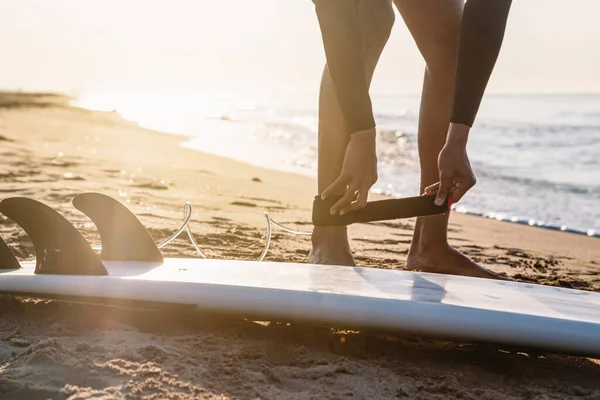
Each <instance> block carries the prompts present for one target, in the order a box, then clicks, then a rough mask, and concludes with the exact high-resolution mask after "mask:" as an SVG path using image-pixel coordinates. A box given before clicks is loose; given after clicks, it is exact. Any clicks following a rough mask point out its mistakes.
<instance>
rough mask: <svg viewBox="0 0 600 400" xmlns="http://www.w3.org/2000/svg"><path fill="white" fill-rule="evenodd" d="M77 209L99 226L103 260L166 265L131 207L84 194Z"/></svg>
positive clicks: (75, 199)
mask: <svg viewBox="0 0 600 400" xmlns="http://www.w3.org/2000/svg"><path fill="white" fill-rule="evenodd" d="M73 205H74V206H75V208H77V209H78V210H79V211H81V212H83V213H84V214H85V215H87V216H88V217H89V218H90V219H91V220H92V221H93V222H94V224H95V225H96V227H97V228H98V231H99V233H100V240H101V241H102V253H101V255H100V258H101V259H102V260H111V261H145V262H160V263H162V262H163V261H164V259H163V256H162V254H161V252H160V250H159V248H158V246H157V245H156V243H155V242H154V239H152V236H150V234H149V233H148V231H147V230H146V228H145V227H144V225H143V224H142V223H141V222H140V220H139V219H138V218H137V217H136V216H135V215H134V214H133V213H132V212H131V211H129V209H128V208H127V207H125V206H124V205H123V204H121V203H120V202H119V201H117V200H115V199H113V198H112V197H110V196H106V195H104V194H101V193H93V192H90V193H82V194H78V195H77V196H75V197H74V198H73Z"/></svg>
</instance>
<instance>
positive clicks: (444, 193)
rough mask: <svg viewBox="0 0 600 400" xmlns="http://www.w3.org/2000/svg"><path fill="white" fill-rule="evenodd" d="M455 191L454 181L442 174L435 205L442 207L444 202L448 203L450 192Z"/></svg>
mask: <svg viewBox="0 0 600 400" xmlns="http://www.w3.org/2000/svg"><path fill="white" fill-rule="evenodd" d="M453 189H454V183H453V182H452V179H451V178H449V177H448V176H447V175H446V174H444V173H443V172H442V173H440V182H439V189H438V191H437V196H436V198H435V205H436V206H441V205H442V204H444V201H446V197H448V193H450V191H451V190H453Z"/></svg>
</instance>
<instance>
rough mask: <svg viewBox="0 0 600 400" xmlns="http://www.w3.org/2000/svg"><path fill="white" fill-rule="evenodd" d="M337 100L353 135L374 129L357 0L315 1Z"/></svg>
mask: <svg viewBox="0 0 600 400" xmlns="http://www.w3.org/2000/svg"><path fill="white" fill-rule="evenodd" d="M314 4H315V10H316V14H317V19H318V21H319V25H320V27H321V36H322V40H323V46H324V49H325V58H326V59H327V68H328V70H329V75H330V76H331V79H332V81H333V86H334V88H335V89H334V90H335V93H336V97H337V99H338V102H339V104H340V107H341V110H342V114H343V115H344V118H345V120H346V124H347V126H348V130H349V132H350V133H353V132H357V131H363V130H366V129H370V128H373V127H375V118H374V116H373V106H372V104H371V98H370V96H369V85H368V83H367V75H366V71H365V56H364V52H363V42H362V37H361V30H360V20H359V15H358V0H314Z"/></svg>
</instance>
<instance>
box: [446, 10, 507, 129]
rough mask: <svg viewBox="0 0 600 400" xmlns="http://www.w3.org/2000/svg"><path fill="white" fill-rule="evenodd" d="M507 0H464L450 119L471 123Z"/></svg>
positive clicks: (495, 52)
mask: <svg viewBox="0 0 600 400" xmlns="http://www.w3.org/2000/svg"><path fill="white" fill-rule="evenodd" d="M510 6H511V0H467V2H466V4H465V8H464V11H463V19H462V28H461V35H460V42H459V47H458V61H457V71H456V79H455V87H456V89H455V93H454V106H453V109H452V117H451V119H450V122H451V123H453V124H461V125H466V126H467V127H471V126H473V122H474V121H475V116H476V115H477V112H478V110H479V106H480V104H481V99H482V98H483V93H484V91H485V88H486V86H487V83H488V81H489V78H490V75H491V74H492V70H493V69H494V66H495V63H496V60H497V58H498V54H499V53H500V47H501V46H502V41H503V39H504V31H505V29H506V20H507V19H508V12H509V10H510Z"/></svg>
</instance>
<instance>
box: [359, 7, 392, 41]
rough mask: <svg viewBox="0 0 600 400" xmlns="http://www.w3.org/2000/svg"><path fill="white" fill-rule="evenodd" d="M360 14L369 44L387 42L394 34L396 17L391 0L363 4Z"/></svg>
mask: <svg viewBox="0 0 600 400" xmlns="http://www.w3.org/2000/svg"><path fill="white" fill-rule="evenodd" d="M360 13H361V16H362V21H363V24H364V25H363V26H364V27H363V30H364V31H366V32H365V34H366V35H367V37H368V39H367V42H369V43H373V42H375V43H381V42H386V41H387V40H388V39H389V37H390V34H391V32H392V28H393V27H394V23H395V21H396V15H395V14H394V9H393V7H392V2H391V1H390V0H369V1H363V2H361V9H360Z"/></svg>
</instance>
